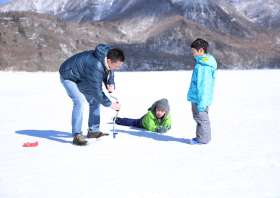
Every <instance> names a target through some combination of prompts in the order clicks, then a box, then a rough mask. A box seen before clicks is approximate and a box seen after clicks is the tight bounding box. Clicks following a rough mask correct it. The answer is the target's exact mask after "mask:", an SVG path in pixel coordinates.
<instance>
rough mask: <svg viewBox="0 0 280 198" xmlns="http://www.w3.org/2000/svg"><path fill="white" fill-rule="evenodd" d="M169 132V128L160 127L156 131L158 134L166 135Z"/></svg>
mask: <svg viewBox="0 0 280 198" xmlns="http://www.w3.org/2000/svg"><path fill="white" fill-rule="evenodd" d="M167 130H168V128H166V127H163V126H159V127H158V128H157V129H156V132H158V133H165V132H166V131H167Z"/></svg>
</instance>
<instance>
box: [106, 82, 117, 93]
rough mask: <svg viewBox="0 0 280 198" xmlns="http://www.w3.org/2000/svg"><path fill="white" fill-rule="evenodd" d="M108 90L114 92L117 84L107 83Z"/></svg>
mask: <svg viewBox="0 0 280 198" xmlns="http://www.w3.org/2000/svg"><path fill="white" fill-rule="evenodd" d="M107 90H108V92H109V93H113V92H114V91H115V85H114V84H110V85H107Z"/></svg>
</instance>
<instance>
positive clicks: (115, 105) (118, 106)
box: [111, 102, 121, 111]
mask: <svg viewBox="0 0 280 198" xmlns="http://www.w3.org/2000/svg"><path fill="white" fill-rule="evenodd" d="M111 108H112V109H114V110H115V111H119V110H120V109H121V104H120V103H119V102H112V105H111Z"/></svg>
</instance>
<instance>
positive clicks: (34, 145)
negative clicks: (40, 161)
mask: <svg viewBox="0 0 280 198" xmlns="http://www.w3.org/2000/svg"><path fill="white" fill-rule="evenodd" d="M38 144H39V143H38V141H36V142H25V143H24V144H23V145H22V146H23V147H36V146H38Z"/></svg>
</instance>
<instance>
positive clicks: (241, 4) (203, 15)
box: [0, 0, 280, 28]
mask: <svg viewBox="0 0 280 198" xmlns="http://www.w3.org/2000/svg"><path fill="white" fill-rule="evenodd" d="M158 7H161V8H160V9H161V10H162V11H163V10H164V11H165V12H170V11H172V10H173V11H174V9H175V8H176V9H177V11H178V10H180V11H181V12H182V14H183V15H184V16H185V17H186V18H187V19H191V20H194V21H197V22H199V23H202V24H205V25H211V26H213V28H215V26H217V25H218V24H207V22H206V21H208V22H209V21H220V22H221V23H224V24H225V25H226V23H230V22H231V21H235V20H238V18H240V17H241V16H240V15H243V17H245V18H247V19H248V20H250V21H251V22H253V23H257V24H261V25H263V26H265V27H272V26H273V25H279V23H278V21H279V17H280V13H279V10H280V2H279V1H278V0H268V1H264V0H258V1H255V0H242V1H241V0H218V1H215V0H197V1H191V0H153V1H148V0H94V1H93V0H80V1H76V0H14V1H12V2H10V3H9V4H7V5H4V6H2V7H1V8H0V11H33V12H39V13H46V14H52V15H56V16H59V17H61V18H63V19H66V20H76V21H85V20H94V21H97V20H106V19H114V18H118V17H119V15H123V14H124V13H125V12H131V11H134V12H135V11H136V12H137V11H138V9H141V10H143V9H144V10H146V11H145V12H148V11H147V10H149V9H151V10H154V13H155V14H156V13H158V12H157V11H158V10H159V9H158ZM234 9H235V10H234ZM215 17H218V19H215ZM221 17H225V18H221Z"/></svg>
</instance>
